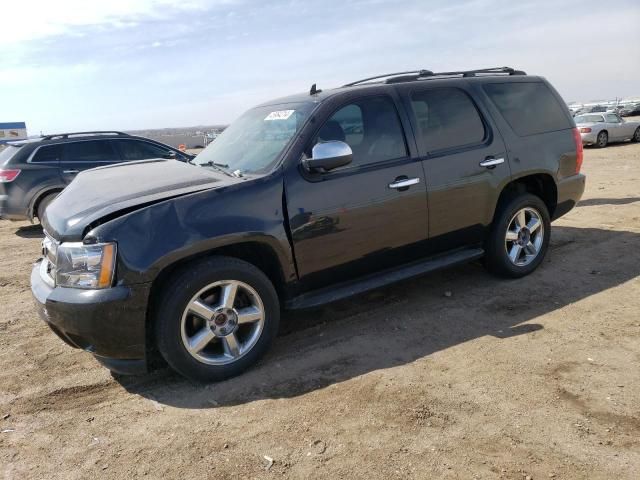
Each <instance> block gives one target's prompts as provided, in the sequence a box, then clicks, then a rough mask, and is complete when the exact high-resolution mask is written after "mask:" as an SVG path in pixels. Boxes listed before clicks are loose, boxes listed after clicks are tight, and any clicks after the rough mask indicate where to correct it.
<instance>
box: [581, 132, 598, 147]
mask: <svg viewBox="0 0 640 480" xmlns="http://www.w3.org/2000/svg"><path fill="white" fill-rule="evenodd" d="M580 136H581V137H582V143H583V144H584V145H594V144H595V143H596V142H597V141H598V134H597V133H595V132H589V133H581V134H580Z"/></svg>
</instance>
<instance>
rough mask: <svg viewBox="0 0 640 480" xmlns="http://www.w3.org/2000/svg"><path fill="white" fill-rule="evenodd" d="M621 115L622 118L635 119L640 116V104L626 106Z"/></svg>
mask: <svg viewBox="0 0 640 480" xmlns="http://www.w3.org/2000/svg"><path fill="white" fill-rule="evenodd" d="M619 113H620V116H622V117H635V116H636V115H640V103H635V104H629V105H625V106H624V107H622V109H621V110H620V112H619Z"/></svg>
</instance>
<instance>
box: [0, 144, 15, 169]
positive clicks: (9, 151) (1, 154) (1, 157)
mask: <svg viewBox="0 0 640 480" xmlns="http://www.w3.org/2000/svg"><path fill="white" fill-rule="evenodd" d="M19 151H20V147H14V146H12V145H9V146H8V147H6V148H5V149H4V150H3V149H2V145H0V167H1V166H2V165H4V164H5V163H9V160H11V159H12V158H13V156H14V155H15V154H16V153H18V152H19Z"/></svg>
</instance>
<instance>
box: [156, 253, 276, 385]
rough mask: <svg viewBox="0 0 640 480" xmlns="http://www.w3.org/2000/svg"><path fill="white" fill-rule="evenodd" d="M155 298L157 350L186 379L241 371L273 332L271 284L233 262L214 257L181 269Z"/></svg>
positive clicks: (206, 379) (264, 348)
mask: <svg viewBox="0 0 640 480" xmlns="http://www.w3.org/2000/svg"><path fill="white" fill-rule="evenodd" d="M160 298H161V299H160V301H159V303H158V305H157V310H156V311H157V312H158V314H157V319H156V320H157V322H158V323H157V328H156V339H157V344H158V348H159V350H160V352H161V354H162V355H163V357H164V358H165V360H166V361H167V363H169V365H171V367H173V368H174V369H175V370H176V371H178V372H179V373H181V374H182V375H184V376H185V377H188V378H190V379H192V380H197V381H202V382H210V381H219V380H224V379H226V378H230V377H233V376H235V375H238V374H240V373H242V372H243V371H244V370H245V369H247V368H248V367H249V366H251V365H252V364H254V363H255V362H256V361H257V360H258V359H259V358H260V357H261V356H262V355H263V354H264V353H265V352H266V351H267V349H268V347H269V345H270V344H271V342H272V340H273V338H274V337H275V336H276V333H277V331H278V322H279V316H280V306H279V301H278V296H277V294H276V291H275V289H274V287H273V285H272V284H271V282H270V281H269V279H268V278H267V277H266V276H265V275H264V273H262V272H261V271H260V270H259V269H257V268H256V267H254V266H253V265H251V264H249V263H247V262H244V261H242V260H238V259H235V258H229V257H214V258H210V259H208V260H205V261H203V262H202V263H200V264H197V265H195V266H194V265H191V266H190V267H189V268H185V269H183V270H182V271H181V272H179V273H178V275H177V276H176V277H175V279H173V280H172V281H171V282H170V283H169V284H168V285H166V287H165V288H164V289H163V291H162V293H161V297H160Z"/></svg>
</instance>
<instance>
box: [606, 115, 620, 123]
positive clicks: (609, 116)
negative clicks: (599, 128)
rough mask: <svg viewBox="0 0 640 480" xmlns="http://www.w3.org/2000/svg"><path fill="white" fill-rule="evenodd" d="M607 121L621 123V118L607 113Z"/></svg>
mask: <svg viewBox="0 0 640 480" xmlns="http://www.w3.org/2000/svg"><path fill="white" fill-rule="evenodd" d="M607 122H609V123H620V119H619V118H618V117H617V116H615V115H611V114H607Z"/></svg>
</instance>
